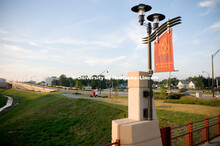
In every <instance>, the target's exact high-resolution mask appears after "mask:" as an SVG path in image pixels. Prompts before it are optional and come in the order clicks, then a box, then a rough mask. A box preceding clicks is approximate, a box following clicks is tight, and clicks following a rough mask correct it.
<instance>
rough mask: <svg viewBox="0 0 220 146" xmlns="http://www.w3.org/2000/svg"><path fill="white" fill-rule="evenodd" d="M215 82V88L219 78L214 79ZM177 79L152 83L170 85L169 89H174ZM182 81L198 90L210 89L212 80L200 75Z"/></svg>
mask: <svg viewBox="0 0 220 146" xmlns="http://www.w3.org/2000/svg"><path fill="white" fill-rule="evenodd" d="M215 80H216V82H215V84H214V86H215V87H217V81H218V82H220V77H216V78H215ZM179 81H181V80H179V79H177V78H175V77H174V78H168V79H164V80H162V81H160V82H154V83H155V84H162V85H164V84H168V85H169V86H170V85H171V87H172V86H173V87H176V86H177V85H178V83H179ZM184 81H189V82H191V81H192V82H193V83H194V84H195V86H196V88H198V89H211V88H212V78H209V77H208V78H205V77H203V76H202V75H199V76H198V77H196V76H194V77H188V78H187V79H185V80H184Z"/></svg>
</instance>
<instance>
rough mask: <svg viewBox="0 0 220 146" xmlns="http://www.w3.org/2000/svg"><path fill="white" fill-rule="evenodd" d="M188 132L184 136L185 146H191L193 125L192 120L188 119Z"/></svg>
mask: <svg viewBox="0 0 220 146" xmlns="http://www.w3.org/2000/svg"><path fill="white" fill-rule="evenodd" d="M187 132H188V134H187V135H186V136H185V144H186V146H193V126H192V121H189V124H188V127H187Z"/></svg>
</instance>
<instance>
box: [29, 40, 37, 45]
mask: <svg viewBox="0 0 220 146" xmlns="http://www.w3.org/2000/svg"><path fill="white" fill-rule="evenodd" d="M29 44H30V45H32V46H37V43H35V42H33V41H30V42H29Z"/></svg>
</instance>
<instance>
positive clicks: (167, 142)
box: [160, 127, 171, 146]
mask: <svg viewBox="0 0 220 146" xmlns="http://www.w3.org/2000/svg"><path fill="white" fill-rule="evenodd" d="M160 134H161V139H162V144H163V146H171V127H165V128H161V129H160Z"/></svg>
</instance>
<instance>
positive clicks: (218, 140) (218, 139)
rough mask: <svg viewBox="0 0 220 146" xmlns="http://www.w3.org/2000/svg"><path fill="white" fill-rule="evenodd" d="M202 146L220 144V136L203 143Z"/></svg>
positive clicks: (216, 145) (218, 145)
mask: <svg viewBox="0 0 220 146" xmlns="http://www.w3.org/2000/svg"><path fill="white" fill-rule="evenodd" d="M202 146H220V137H218V138H216V139H214V140H212V141H211V142H210V143H206V144H203V145H202Z"/></svg>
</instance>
